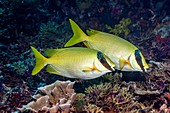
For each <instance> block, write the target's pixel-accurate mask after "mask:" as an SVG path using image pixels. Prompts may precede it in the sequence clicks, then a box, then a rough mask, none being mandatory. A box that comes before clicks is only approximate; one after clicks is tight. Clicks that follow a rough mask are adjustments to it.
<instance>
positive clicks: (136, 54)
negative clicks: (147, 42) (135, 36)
mask: <svg viewBox="0 0 170 113" xmlns="http://www.w3.org/2000/svg"><path fill="white" fill-rule="evenodd" d="M135 58H136V61H137V63H138V65H139V66H140V68H141V69H142V70H143V71H145V69H144V66H143V63H142V57H141V55H140V50H139V49H137V50H135Z"/></svg>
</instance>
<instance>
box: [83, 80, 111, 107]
mask: <svg viewBox="0 0 170 113" xmlns="http://www.w3.org/2000/svg"><path fill="white" fill-rule="evenodd" d="M111 88H112V85H111V83H105V84H103V83H101V84H100V85H93V86H92V87H91V86H90V87H88V88H87V89H86V90H85V93H86V100H87V102H89V103H93V104H95V105H97V106H100V107H101V106H102V107H104V106H105V107H106V106H107V107H109V105H110V102H109V100H107V98H108V96H109V94H110V93H111V91H112V90H111Z"/></svg>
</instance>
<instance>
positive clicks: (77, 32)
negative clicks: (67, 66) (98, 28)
mask: <svg viewBox="0 0 170 113" xmlns="http://www.w3.org/2000/svg"><path fill="white" fill-rule="evenodd" d="M69 21H70V24H71V28H72V30H73V33H74V35H73V37H72V38H71V39H70V40H69V41H68V42H67V43H66V44H65V45H64V47H68V46H72V45H75V44H77V43H80V42H83V41H86V38H87V37H88V36H87V35H86V34H85V33H84V32H83V31H82V30H81V29H80V27H79V26H78V25H77V24H76V23H75V22H74V21H73V20H71V19H69Z"/></svg>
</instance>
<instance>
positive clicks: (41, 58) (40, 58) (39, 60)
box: [31, 46, 47, 75]
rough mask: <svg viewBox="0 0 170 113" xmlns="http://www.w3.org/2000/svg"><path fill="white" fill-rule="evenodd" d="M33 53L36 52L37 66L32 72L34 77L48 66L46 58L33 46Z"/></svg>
mask: <svg viewBox="0 0 170 113" xmlns="http://www.w3.org/2000/svg"><path fill="white" fill-rule="evenodd" d="M31 49H32V51H33V52H34V55H35V59H36V65H35V67H34V69H33V71H32V75H35V74H37V73H38V72H40V71H41V69H42V68H43V67H44V66H46V65H47V58H45V57H44V56H43V55H42V54H41V53H39V52H38V51H37V50H36V49H35V48H34V47H32V46H31Z"/></svg>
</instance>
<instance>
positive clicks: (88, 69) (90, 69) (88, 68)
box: [82, 63, 101, 73]
mask: <svg viewBox="0 0 170 113" xmlns="http://www.w3.org/2000/svg"><path fill="white" fill-rule="evenodd" d="M82 71H83V72H87V73H89V72H94V71H96V72H101V71H100V70H99V69H97V67H96V66H95V65H94V63H93V67H88V66H86V67H84V69H83V70H82Z"/></svg>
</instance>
